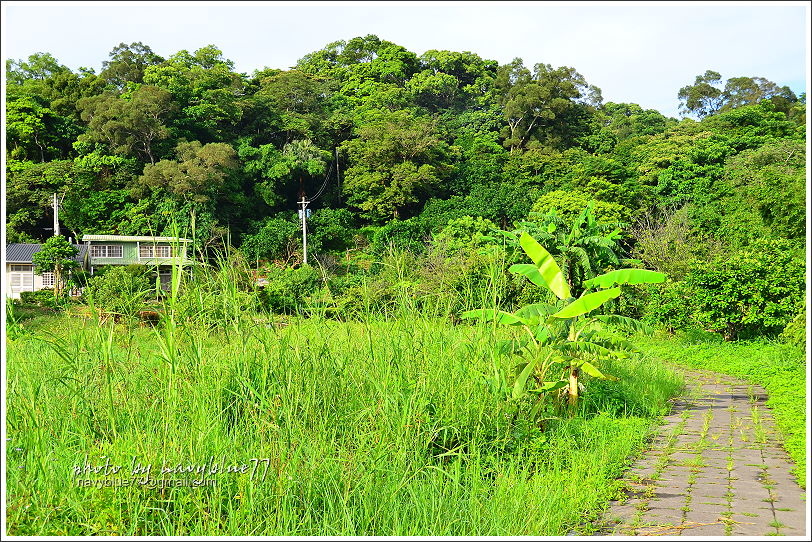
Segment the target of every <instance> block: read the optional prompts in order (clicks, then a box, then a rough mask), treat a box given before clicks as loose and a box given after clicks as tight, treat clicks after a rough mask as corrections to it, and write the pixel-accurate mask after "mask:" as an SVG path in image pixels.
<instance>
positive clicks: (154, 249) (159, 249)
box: [138, 245, 172, 258]
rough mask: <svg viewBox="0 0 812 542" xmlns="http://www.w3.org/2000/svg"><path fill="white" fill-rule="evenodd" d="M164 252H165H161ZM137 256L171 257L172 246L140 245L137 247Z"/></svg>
mask: <svg viewBox="0 0 812 542" xmlns="http://www.w3.org/2000/svg"><path fill="white" fill-rule="evenodd" d="M163 252H165V254H161V253H163ZM138 257H139V258H171V257H172V247H170V246H169V245H141V246H139V247H138Z"/></svg>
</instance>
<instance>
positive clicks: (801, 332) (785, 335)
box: [779, 308, 806, 348]
mask: <svg viewBox="0 0 812 542" xmlns="http://www.w3.org/2000/svg"><path fill="white" fill-rule="evenodd" d="M779 339H781V340H782V341H784V342H785V343H787V344H791V345H794V346H799V347H801V348H803V347H804V345H805V344H806V308H804V309H803V310H802V311H801V312H799V313H798V314H796V315H795V318H793V319H792V320H791V321H790V323H788V324H787V325H786V327H785V328H784V331H782V332H781V335H779Z"/></svg>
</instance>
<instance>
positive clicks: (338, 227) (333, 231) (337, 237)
mask: <svg viewBox="0 0 812 542" xmlns="http://www.w3.org/2000/svg"><path fill="white" fill-rule="evenodd" d="M354 222H355V221H354V217H353V214H352V213H351V212H350V211H348V210H347V209H319V210H318V211H315V212H314V213H313V216H312V217H310V219H309V220H308V227H307V230H308V242H310V240H311V239H312V241H313V251H314V252H318V251H320V250H321V251H339V252H340V251H343V250H347V249H348V248H351V247H352V246H353V244H354V243H353V238H354V236H355V224H354ZM311 232H312V233H311ZM308 248H310V247H308Z"/></svg>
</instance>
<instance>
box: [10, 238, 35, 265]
mask: <svg viewBox="0 0 812 542" xmlns="http://www.w3.org/2000/svg"><path fill="white" fill-rule="evenodd" d="M41 247H42V245H34V244H30V243H12V244H10V245H6V261H7V262H9V263H19V262H23V263H31V255H32V254H34V253H35V252H39V249H40V248H41Z"/></svg>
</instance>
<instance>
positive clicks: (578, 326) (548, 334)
mask: <svg viewBox="0 0 812 542" xmlns="http://www.w3.org/2000/svg"><path fill="white" fill-rule="evenodd" d="M519 244H520V245H521V247H522V250H524V252H525V254H527V256H528V257H529V258H530V260H531V261H532V262H533V263H528V264H514V265H512V266H511V267H510V269H509V270H510V271H511V272H512V273H517V274H520V275H523V276H525V277H526V278H527V279H528V280H529V281H530V282H532V283H533V284H535V285H536V286H539V287H541V288H545V289H547V290H549V291H550V292H552V294H553V295H554V296H555V297H556V298H557V301H556V302H555V303H554V304H548V303H536V304H532V305H527V306H525V307H522V308H521V309H519V310H517V311H516V312H515V313H508V312H504V311H498V310H495V309H478V310H473V311H468V312H466V313H463V315H462V317H463V318H476V319H480V320H486V321H492V322H494V323H496V324H504V325H512V326H521V327H522V328H524V329H525V331H526V333H525V334H524V336H523V338H521V339H518V340H517V339H514V340H513V341H511V343H510V344H509V345H508V346H509V348H510V350H511V352H513V353H518V354H520V355H522V357H523V358H525V360H526V361H523V362H522V363H520V364H519V365H518V366H517V373H518V375H517V377H516V381H515V382H514V385H513V397H514V398H519V397H521V396H522V395H524V394H525V393H527V392H536V393H539V400H538V402H537V403H536V405H535V406H534V407H533V414H536V413H537V412H538V410H539V409H540V406H541V401H542V399H543V394H545V393H548V392H551V391H554V390H559V389H562V388H566V391H567V395H568V398H569V399H568V404H569V406H570V408H571V410H570V411H571V413H574V412H575V407H576V406H577V402H578V396H579V388H580V387H581V386H582V384H581V383H580V382H579V378H580V377H581V374H582V373H586V374H587V375H589V376H592V377H594V378H599V379H615V377H613V376H611V375H609V374H606V373H605V372H603V371H602V370H601V369H600V368H599V366H600V365H601V362H603V361H606V360H609V359H613V358H614V359H619V358H622V357H625V356H626V355H627V352H629V351H631V350H633V345H632V344H631V343H630V342H629V341H627V340H625V339H622V338H618V337H616V336H614V335H613V334H611V333H610V332H609V330H608V327H609V326H614V327H621V328H626V329H631V330H634V331H647V327H646V326H645V325H644V324H642V323H640V322H638V321H637V320H635V319H633V318H628V317H624V316H619V315H613V314H594V311H595V310H596V309H598V308H600V307H601V306H603V305H604V304H605V303H606V302H608V301H609V300H611V299H615V298H616V297H618V296H619V295H620V292H621V290H620V286H621V285H624V284H644V283H659V282H663V281H664V280H665V279H666V276H665V275H664V274H663V273H658V272H655V271H649V270H646V269H617V270H614V271H610V272H608V273H604V274H602V275H598V276H596V277H594V278H592V279H590V280H587V281H584V282H583V283H582V285H583V287H584V292H583V293H582V294H581V295H580V296H579V297H578V298H574V297H573V296H572V295H571V290H570V285H569V284H568V283H567V281H566V279H565V277H564V274H563V273H562V271H561V268H560V267H559V265H558V263H556V261H555V259H554V258H553V257H552V256H551V255H550V253H549V252H547V250H546V249H545V248H544V247H542V246H541V245H540V244H539V243H538V242H537V241H536V240H535V239H533V237H532V236H530V235H529V234H527V233H523V234H522V236H521V238H520V239H519ZM590 290H594V291H590ZM556 365H558V366H559V367H561V368H562V369H563V371H562V377H561V378H559V379H558V380H547V379H546V375H547V374H549V372H550V369H551V368H553V367H554V366H556ZM531 375H533V377H534V378H533V380H532V382H535V383H536V385H537V386H536V387H535V388H528V382H529V381H531V379H530V377H531Z"/></svg>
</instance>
